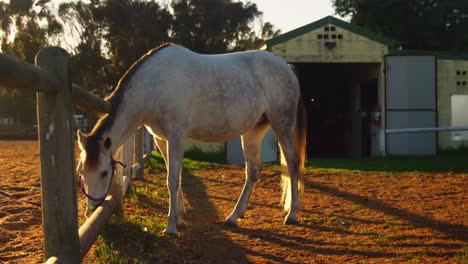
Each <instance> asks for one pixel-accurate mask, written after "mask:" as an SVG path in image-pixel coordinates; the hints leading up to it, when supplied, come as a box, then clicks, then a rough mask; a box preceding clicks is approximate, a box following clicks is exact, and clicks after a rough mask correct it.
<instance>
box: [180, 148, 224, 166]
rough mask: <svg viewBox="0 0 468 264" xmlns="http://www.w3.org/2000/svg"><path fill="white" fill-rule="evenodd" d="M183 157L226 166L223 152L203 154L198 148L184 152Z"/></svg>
mask: <svg viewBox="0 0 468 264" xmlns="http://www.w3.org/2000/svg"><path fill="white" fill-rule="evenodd" d="M184 157H185V158H186V159H189V160H196V161H205V162H210V163H218V164H226V154H225V153H224V151H222V152H203V151H202V150H201V149H200V148H197V147H193V148H191V149H190V150H187V151H185V153H184Z"/></svg>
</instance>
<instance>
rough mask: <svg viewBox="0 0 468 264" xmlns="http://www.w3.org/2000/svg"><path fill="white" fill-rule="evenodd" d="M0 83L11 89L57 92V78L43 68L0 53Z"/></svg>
mask: <svg viewBox="0 0 468 264" xmlns="http://www.w3.org/2000/svg"><path fill="white" fill-rule="evenodd" d="M0 85H2V86H5V87H7V88H12V89H23V90H31V91H40V92H49V93H55V92H57V86H58V85H59V84H58V82H57V79H56V78H55V77H54V76H53V75H51V74H50V73H48V72H47V71H45V70H42V69H39V68H37V67H35V66H34V65H31V64H29V63H26V62H22V61H19V60H17V59H15V58H13V57H11V56H8V55H5V54H2V53H0Z"/></svg>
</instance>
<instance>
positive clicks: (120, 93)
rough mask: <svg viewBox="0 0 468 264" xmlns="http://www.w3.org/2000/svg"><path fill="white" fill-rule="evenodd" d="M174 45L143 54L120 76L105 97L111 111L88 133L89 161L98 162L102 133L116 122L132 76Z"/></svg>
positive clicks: (167, 44)
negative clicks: (158, 53) (152, 57)
mask: <svg viewBox="0 0 468 264" xmlns="http://www.w3.org/2000/svg"><path fill="white" fill-rule="evenodd" d="M172 45H174V44H173V43H170V42H167V43H164V44H162V45H160V46H158V47H156V48H154V49H152V50H150V51H149V52H147V53H146V54H145V55H143V56H142V57H141V58H140V59H138V60H137V61H136V62H135V63H133V65H132V66H131V67H130V68H129V69H128V70H127V71H126V72H125V74H124V75H123V76H122V78H120V80H119V82H118V83H117V86H116V88H115V90H114V91H113V92H112V93H111V94H110V95H109V96H107V97H106V98H105V99H104V100H105V101H108V102H109V103H111V106H112V108H111V111H110V113H108V114H106V115H104V116H103V117H101V118H100V119H99V120H98V122H97V123H96V125H95V126H94V128H93V130H92V131H91V132H90V133H89V134H88V135H87V136H88V140H87V142H86V154H87V158H86V160H87V162H91V163H93V162H97V160H98V150H99V144H98V141H99V140H101V139H103V138H102V134H103V133H104V131H106V129H108V128H109V127H111V126H112V124H113V123H114V121H115V116H116V114H117V111H118V110H119V107H120V105H121V102H122V100H123V98H124V94H125V91H126V90H127V88H128V85H127V84H128V82H129V81H130V79H131V78H132V76H133V75H134V74H135V72H136V71H137V70H138V69H139V68H140V66H141V65H143V63H144V62H145V61H146V59H148V58H150V57H151V56H153V55H154V54H156V53H157V52H159V51H161V50H163V49H164V48H166V47H169V46H172ZM94 155H96V156H94Z"/></svg>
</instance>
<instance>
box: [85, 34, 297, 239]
mask: <svg viewBox="0 0 468 264" xmlns="http://www.w3.org/2000/svg"><path fill="white" fill-rule="evenodd" d="M106 100H107V101H109V102H110V103H111V104H112V111H111V113H109V114H107V115H105V116H103V117H102V118H101V119H100V120H99V122H98V123H97V124H96V126H95V127H94V129H93V130H92V131H91V133H89V134H88V135H84V134H82V133H81V132H80V131H78V141H79V146H80V148H81V151H82V153H81V158H80V161H79V163H78V167H77V171H78V173H79V174H81V177H82V180H83V184H84V189H85V190H86V192H87V196H88V200H87V201H88V203H89V204H90V205H94V206H96V205H97V203H98V202H100V201H102V200H103V197H105V195H106V193H107V190H108V186H109V185H110V184H111V183H112V179H111V178H112V177H111V174H112V175H113V170H114V168H115V161H114V160H113V158H112V156H113V154H114V153H115V151H116V150H117V148H118V147H119V146H120V145H121V144H123V142H124V140H125V139H126V138H127V137H129V136H130V135H131V134H132V133H133V132H134V131H135V129H137V128H138V127H139V126H140V125H142V124H143V125H144V126H145V127H146V128H147V129H148V130H149V131H150V133H151V134H152V135H153V136H154V141H155V143H156V144H157V146H158V148H159V150H160V151H161V153H162V155H163V156H164V160H165V162H166V167H167V185H168V189H169V197H170V198H169V214H168V222H167V227H166V229H165V230H164V232H165V233H167V234H172V235H176V236H177V230H176V226H177V225H178V224H181V223H182V215H183V214H184V212H185V209H184V202H183V199H182V191H181V187H180V186H181V184H180V182H181V168H182V158H183V154H184V146H183V142H184V139H185V138H187V137H188V138H192V139H195V140H201V141H225V140H229V139H232V138H234V137H238V136H240V135H241V136H242V146H243V151H244V156H245V160H246V162H245V167H246V168H245V170H246V181H245V185H244V188H243V190H242V193H241V195H240V197H239V200H238V202H237V204H236V206H235V208H234V210H233V211H232V213H231V214H230V215H229V216H228V217H227V218H226V220H225V224H228V225H237V219H238V218H239V217H242V216H243V215H244V211H245V209H246V208H247V203H248V201H249V198H250V195H251V194H252V191H253V189H254V186H255V183H256V181H257V180H258V177H259V173H260V168H261V161H260V150H259V148H260V143H261V140H262V138H263V136H264V135H265V133H266V131H267V130H268V128H269V127H270V126H271V127H272V128H273V131H274V133H275V135H276V137H277V139H278V141H279V144H280V146H281V150H282V152H283V155H284V158H285V161H286V163H287V171H286V172H285V173H283V177H282V187H283V194H282V199H281V200H282V202H283V203H284V209H285V210H286V211H287V212H288V213H287V215H286V217H285V224H295V223H298V219H297V216H296V214H297V212H298V210H299V192H300V190H301V189H302V170H303V167H304V159H305V136H306V135H305V129H306V119H305V115H304V109H303V105H302V101H301V98H300V88H299V83H298V80H297V77H296V75H295V73H294V71H293V69H292V68H290V67H289V65H288V64H287V63H285V62H284V61H283V60H282V59H280V58H278V57H276V56H274V55H272V54H270V53H268V52H264V51H247V52H238V53H232V54H222V55H201V54H197V53H194V52H192V51H190V50H188V49H186V48H184V47H182V46H178V45H175V44H170V43H169V44H164V45H162V46H160V47H158V48H156V49H153V50H151V51H150V52H148V53H147V54H146V55H144V56H143V57H142V58H141V59H140V60H138V61H137V62H136V63H135V64H134V65H133V66H132V67H131V68H130V69H129V70H128V71H127V73H125V75H124V76H123V77H122V78H121V80H120V81H119V83H118V85H117V88H116V89H115V91H114V92H113V93H112V94H111V95H110V96H109V97H107V98H106ZM86 192H85V193H86ZM96 196H98V197H100V198H96ZM93 200H94V201H93Z"/></svg>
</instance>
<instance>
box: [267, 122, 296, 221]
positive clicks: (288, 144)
mask: <svg viewBox="0 0 468 264" xmlns="http://www.w3.org/2000/svg"><path fill="white" fill-rule="evenodd" d="M275 121H277V122H275ZM281 121H282V122H281ZM295 122H296V120H295V118H285V119H283V120H272V122H271V127H272V128H273V131H274V132H275V135H276V138H277V139H278V142H279V144H280V146H281V151H282V152H283V155H284V158H285V159H286V163H287V167H288V168H287V173H285V172H283V175H282V189H283V194H282V199H281V200H282V202H283V203H284V209H285V210H286V211H288V213H287V215H286V217H285V220H284V223H285V224H297V223H298V222H299V221H298V219H297V216H296V214H297V212H298V211H299V173H300V172H299V162H300V161H299V156H298V155H297V153H296V151H295V149H294V125H295Z"/></svg>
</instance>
